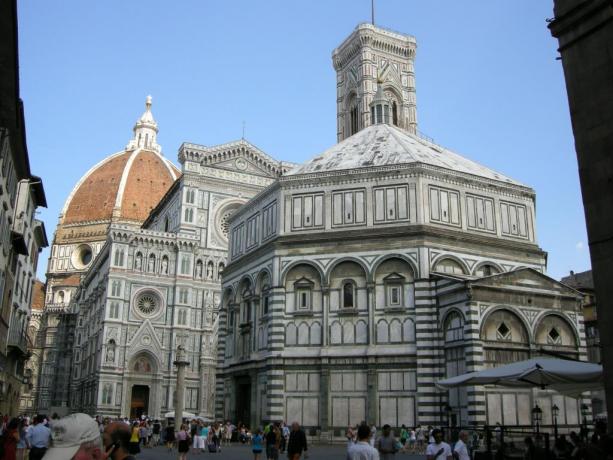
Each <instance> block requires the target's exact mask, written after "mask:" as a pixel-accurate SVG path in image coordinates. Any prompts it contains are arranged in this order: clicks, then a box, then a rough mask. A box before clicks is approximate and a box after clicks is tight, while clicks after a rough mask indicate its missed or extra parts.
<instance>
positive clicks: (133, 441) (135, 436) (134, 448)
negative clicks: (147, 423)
mask: <svg viewBox="0 0 613 460" xmlns="http://www.w3.org/2000/svg"><path fill="white" fill-rule="evenodd" d="M139 434H140V429H139V427H138V422H134V423H133V424H132V431H131V435H130V446H129V450H130V453H131V454H132V455H136V454H138V453H139V452H140V447H139V443H140V435H139Z"/></svg>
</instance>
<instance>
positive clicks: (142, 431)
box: [138, 422, 149, 447]
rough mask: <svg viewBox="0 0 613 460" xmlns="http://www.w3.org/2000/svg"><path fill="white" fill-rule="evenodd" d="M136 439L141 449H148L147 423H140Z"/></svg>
mask: <svg viewBox="0 0 613 460" xmlns="http://www.w3.org/2000/svg"><path fill="white" fill-rule="evenodd" d="M138 438H139V441H140V444H141V445H142V446H143V447H149V430H148V429H147V422H142V423H141V424H140V427H139V428H138Z"/></svg>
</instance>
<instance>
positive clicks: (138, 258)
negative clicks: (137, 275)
mask: <svg viewBox="0 0 613 460" xmlns="http://www.w3.org/2000/svg"><path fill="white" fill-rule="evenodd" d="M142 268H143V256H141V255H140V254H137V255H136V260H134V269H135V270H141V269H142Z"/></svg>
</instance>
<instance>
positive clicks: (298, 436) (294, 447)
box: [287, 422, 307, 460]
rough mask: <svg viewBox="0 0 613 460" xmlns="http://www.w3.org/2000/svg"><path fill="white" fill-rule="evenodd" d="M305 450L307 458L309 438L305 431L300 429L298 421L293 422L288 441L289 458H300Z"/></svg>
mask: <svg viewBox="0 0 613 460" xmlns="http://www.w3.org/2000/svg"><path fill="white" fill-rule="evenodd" d="M303 451H304V456H305V458H306V457H307V439H306V434H304V431H302V429H300V425H299V424H298V422H294V423H292V431H291V432H290V434H289V440H288V442H287V458H288V459H289V460H298V459H299V458H300V456H301V455H302V452H303Z"/></svg>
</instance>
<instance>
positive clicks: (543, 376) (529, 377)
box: [436, 358, 603, 398]
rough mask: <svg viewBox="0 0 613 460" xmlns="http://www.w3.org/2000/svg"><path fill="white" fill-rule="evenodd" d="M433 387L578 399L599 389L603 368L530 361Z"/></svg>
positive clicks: (546, 359) (468, 374) (481, 372)
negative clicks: (537, 391)
mask: <svg viewBox="0 0 613 460" xmlns="http://www.w3.org/2000/svg"><path fill="white" fill-rule="evenodd" d="M436 384H437V386H439V387H441V388H455V387H459V386H466V385H502V386H507V387H518V388H522V387H523V388H529V387H539V388H542V389H551V390H556V391H558V392H559V393H562V394H563V395H566V396H572V397H573V398H578V397H580V396H581V393H583V392H584V391H591V390H599V389H602V387H603V374H602V366H600V365H599V364H593V363H587V362H584V361H571V360H566V359H554V358H532V359H528V360H526V361H518V362H516V363H511V364H506V365H504V366H498V367H494V368H491V369H486V370H483V371H479V372H469V373H467V374H463V375H458V376H456V377H451V378H448V379H445V380H439V381H438V382H437V383H436Z"/></svg>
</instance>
